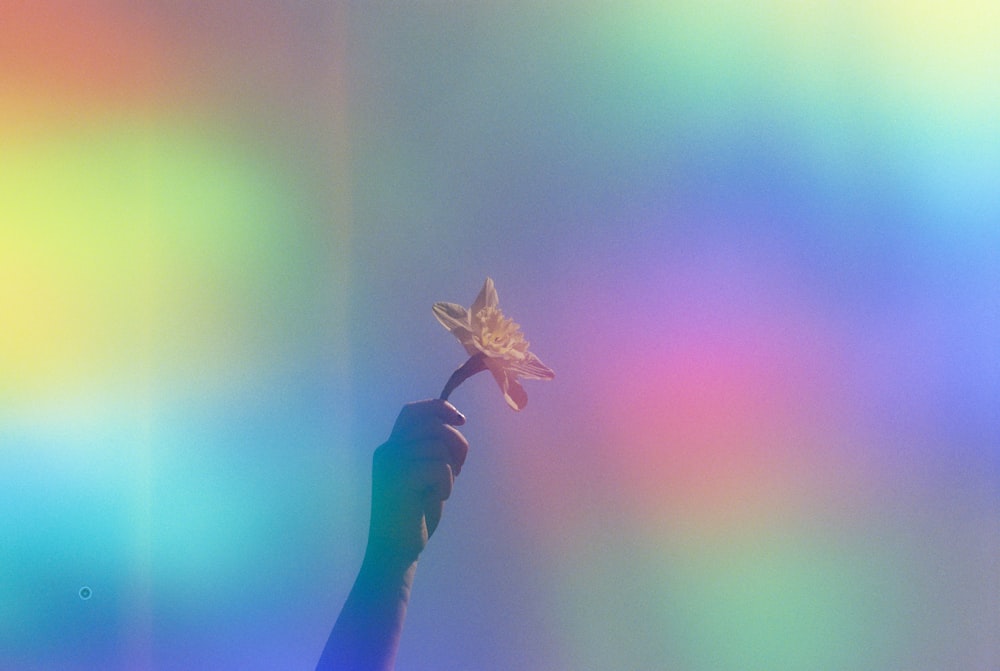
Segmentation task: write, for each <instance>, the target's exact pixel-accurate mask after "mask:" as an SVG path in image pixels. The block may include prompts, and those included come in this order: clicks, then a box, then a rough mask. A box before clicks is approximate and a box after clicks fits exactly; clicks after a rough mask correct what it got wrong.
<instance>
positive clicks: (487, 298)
mask: <svg viewBox="0 0 1000 671" xmlns="http://www.w3.org/2000/svg"><path fill="white" fill-rule="evenodd" d="M498 305H500V298H499V297H498V296H497V290H496V287H494V286H493V278H492V277H487V278H486V282H484V283H483V288H482V289H480V290H479V295H478V296H476V300H475V301H474V302H473V303H472V309H471V310H470V313H471V314H474V315H476V314H479V311H480V310H482V309H483V308H495V307H497V306H498Z"/></svg>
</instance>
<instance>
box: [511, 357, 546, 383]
mask: <svg viewBox="0 0 1000 671" xmlns="http://www.w3.org/2000/svg"><path fill="white" fill-rule="evenodd" d="M507 368H509V369H510V370H512V371H513V372H515V373H517V375H518V377H523V378H525V379H526V380H551V379H552V378H554V377H555V376H556V374H555V371H553V370H552V369H551V368H549V367H548V366H546V365H545V364H544V363H542V360H541V359H539V358H538V357H537V356H536V355H535V354H534V353H533V352H525V353H524V359H523V360H521V361H517V360H514V361H508V362H507Z"/></svg>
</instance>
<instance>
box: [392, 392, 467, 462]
mask: <svg viewBox="0 0 1000 671" xmlns="http://www.w3.org/2000/svg"><path fill="white" fill-rule="evenodd" d="M453 423H454V424H458V425H461V424H464V423H465V417H464V416H463V415H462V414H461V413H460V412H458V410H456V409H455V407H454V406H453V405H451V404H450V403H448V402H447V401H441V400H439V399H434V400H431V401H420V402H418V403H411V404H408V405H406V406H404V407H403V410H402V411H401V412H400V413H399V417H398V418H397V419H396V424H395V426H394V427H393V430H392V435H391V436H390V437H389V441H388V442H387V443H386V448H387V449H388V450H390V451H392V452H396V453H397V454H398V456H399V457H400V458H403V459H411V458H416V459H429V458H434V459H444V460H446V461H448V462H449V463H450V464H451V465H452V467H453V468H454V470H455V475H458V474H459V473H460V472H461V471H462V466H463V465H464V464H465V459H466V457H467V456H468V454H469V441H467V440H466V439H465V436H463V435H462V433H461V432H460V431H459V430H458V429H456V428H455V427H454V426H453ZM434 443H438V444H439V445H438V446H434V445H433V444H434Z"/></svg>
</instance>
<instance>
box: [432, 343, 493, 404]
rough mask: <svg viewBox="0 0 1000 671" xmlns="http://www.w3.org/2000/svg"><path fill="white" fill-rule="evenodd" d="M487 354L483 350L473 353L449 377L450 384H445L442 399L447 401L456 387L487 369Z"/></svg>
mask: <svg viewBox="0 0 1000 671" xmlns="http://www.w3.org/2000/svg"><path fill="white" fill-rule="evenodd" d="M485 359H486V355H485V354H483V353H482V352H479V353H477V354H473V355H472V356H470V357H469V360H468V361H466V362H465V363H464V364H462V365H461V366H460V367H459V368H458V369H456V370H455V372H454V373H452V374H451V377H450V378H448V384H446V385H445V386H444V390H443V391H442V392H441V400H442V401H447V400H448V397H449V396H451V392H453V391H455V388H456V387H457V386H458V385H460V384H462V383H463V382H465V381H466V380H468V379H469V378H470V377H472V376H473V375H475V374H476V373H479V372H481V371H484V370H486V362H485Z"/></svg>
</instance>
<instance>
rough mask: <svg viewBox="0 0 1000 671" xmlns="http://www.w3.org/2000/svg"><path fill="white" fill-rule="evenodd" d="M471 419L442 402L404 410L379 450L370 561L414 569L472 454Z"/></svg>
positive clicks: (420, 403)
mask: <svg viewBox="0 0 1000 671" xmlns="http://www.w3.org/2000/svg"><path fill="white" fill-rule="evenodd" d="M463 424H465V416H463V415H462V413H460V412H459V411H458V410H456V409H455V406H453V405H452V404H451V403H448V402H447V401H442V400H440V399H433V400H427V401H418V402H416V403H409V404H407V405H405V406H403V409H402V410H401V411H400V413H399V416H398V417H397V418H396V423H395V425H394V426H393V428H392V433H391V434H390V435H389V439H388V440H387V441H386V442H385V443H383V444H382V445H380V446H379V447H378V448H377V449H376V450H375V456H374V458H373V463H372V509H371V523H370V526H369V531H368V550H367V553H366V558H367V559H368V560H369V561H378V562H399V563H401V564H402V565H408V564H410V563H413V562H415V561H416V560H417V557H418V556H419V555H420V553H421V552H422V551H423V549H424V548H425V547H426V546H427V540H428V539H429V538H430V537H431V535H432V534H433V533H434V530H435V529H436V528H437V526H438V523H439V522H440V521H441V514H442V512H443V510H444V502H445V500H447V499H448V497H449V496H451V491H452V487H453V486H454V484H455V477H456V476H457V475H458V474H459V473H460V472H461V470H462V464H464V463H465V457H466V455H467V454H468V452H469V443H468V441H467V440H466V439H465V437H464V436H463V435H462V434H461V432H459V430H458V429H456V428H455V427H456V426H461V425H463Z"/></svg>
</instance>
